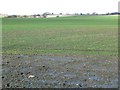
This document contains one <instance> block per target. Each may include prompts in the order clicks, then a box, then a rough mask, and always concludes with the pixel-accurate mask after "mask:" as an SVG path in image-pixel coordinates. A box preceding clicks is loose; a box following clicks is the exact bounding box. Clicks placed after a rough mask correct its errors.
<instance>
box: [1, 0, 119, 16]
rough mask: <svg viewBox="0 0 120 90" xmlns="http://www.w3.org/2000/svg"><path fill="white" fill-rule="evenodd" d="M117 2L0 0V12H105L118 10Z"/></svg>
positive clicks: (102, 0)
mask: <svg viewBox="0 0 120 90" xmlns="http://www.w3.org/2000/svg"><path fill="white" fill-rule="evenodd" d="M118 2H119V0H0V13H3V14H42V13H44V12H50V13H92V12H97V13H107V12H116V11H118Z"/></svg>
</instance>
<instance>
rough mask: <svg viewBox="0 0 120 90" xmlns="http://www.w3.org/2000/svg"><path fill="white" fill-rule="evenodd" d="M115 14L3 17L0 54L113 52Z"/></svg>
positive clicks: (104, 53) (86, 53)
mask: <svg viewBox="0 0 120 90" xmlns="http://www.w3.org/2000/svg"><path fill="white" fill-rule="evenodd" d="M117 20H118V17H117V16H75V17H60V18H24V19H23V18H4V19H2V24H3V31H2V34H3V35H2V37H3V42H2V43H3V46H2V49H3V51H2V53H3V54H62V55H67V54H69V55H117V54H118V29H117V28H118V22H117Z"/></svg>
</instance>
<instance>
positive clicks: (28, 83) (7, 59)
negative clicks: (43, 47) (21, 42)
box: [2, 55, 118, 88]
mask: <svg viewBox="0 0 120 90" xmlns="http://www.w3.org/2000/svg"><path fill="white" fill-rule="evenodd" d="M2 58H3V62H2V80H3V83H2V84H3V85H2V86H3V88H89V87H93V88H117V87H118V59H117V58H116V57H115V56H109V57H107V56H103V57H101V56H93V57H91V56H88V57H83V56H52V55H3V56H2Z"/></svg>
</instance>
